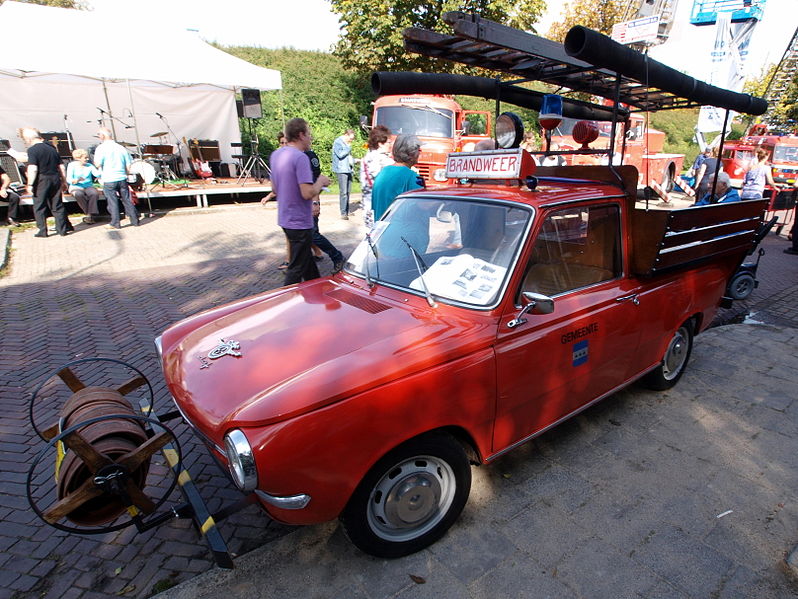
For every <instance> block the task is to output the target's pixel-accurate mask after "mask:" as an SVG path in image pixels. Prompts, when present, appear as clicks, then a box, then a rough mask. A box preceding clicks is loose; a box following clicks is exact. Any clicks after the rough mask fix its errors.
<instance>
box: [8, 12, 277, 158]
mask: <svg viewBox="0 0 798 599" xmlns="http://www.w3.org/2000/svg"><path fill="white" fill-rule="evenodd" d="M133 8H134V5H132V4H131V9H133ZM130 12H133V13H134V12H135V10H131V11H130ZM0 23H2V26H3V33H2V46H3V48H4V51H3V52H2V53H0V89H2V94H0V138H2V139H8V140H10V141H11V145H12V147H14V148H15V149H17V150H21V149H22V141H21V140H20V139H19V138H18V136H17V129H18V128H20V127H25V126H30V127H36V128H37V129H39V130H41V131H43V132H49V131H57V132H62V131H65V129H66V128H68V129H69V131H70V133H71V135H72V138H73V139H74V141H75V145H76V147H79V148H80V147H82V148H88V147H90V146H92V145H94V144H96V143H97V140H96V138H95V137H94V135H95V133H96V131H97V128H98V124H99V122H98V121H100V120H101V119H104V124H105V125H106V126H109V127H110V126H113V129H114V132H115V135H116V138H117V141H125V142H128V143H131V144H137V143H139V142H140V143H141V144H147V143H152V144H157V143H159V140H158V139H156V138H151V137H150V136H151V135H152V134H153V133H160V132H164V131H167V132H168V133H169V135H168V136H166V138H165V139H164V141H165V142H166V143H169V144H173V145H176V143H177V141H178V140H181V139H183V138H186V139H189V140H191V139H210V140H218V142H219V149H220V153H221V158H222V160H223V161H224V162H230V161H231V160H232V159H231V154H235V153H239V150H236V149H233V148H231V145H230V144H231V143H232V142H240V141H241V136H240V133H239V127H238V117H237V113H236V106H235V92H236V91H237V90H239V89H241V88H256V89H260V90H274V89H280V88H281V87H282V83H281V79H280V72H279V71H274V70H271V69H265V68H262V67H258V66H255V65H253V64H250V63H248V62H246V61H244V60H241V59H238V58H236V57H234V56H231V55H229V54H227V53H225V52H223V51H221V50H218V49H216V48H214V47H213V46H211V45H209V44H207V43H205V42H204V41H202V40H201V39H200V38H199V37H198V36H197V35H195V34H193V33H191V32H188V31H184V30H175V29H172V28H169V27H168V26H166V25H162V24H160V23H157V19H154V18H153V17H152V15H150V16H149V18H148V20H147V21H137V20H136V17H130V18H128V17H126V18H125V19H124V20H123V21H111V20H109V19H108V17H107V15H104V14H97V13H94V12H91V11H79V10H70V9H63V8H53V7H48V6H39V5H35V4H25V3H21V2H11V1H8V2H5V3H4V4H2V5H0ZM158 115H161V116H160V117H159V116H158ZM111 117H113V118H111ZM169 130H171V131H169ZM137 133H138V138H139V139H138V140H137ZM184 155H185V152H184Z"/></svg>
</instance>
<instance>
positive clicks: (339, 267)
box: [333, 260, 344, 274]
mask: <svg viewBox="0 0 798 599" xmlns="http://www.w3.org/2000/svg"><path fill="white" fill-rule="evenodd" d="M343 269H344V261H343V260H338V261H337V262H333V274H335V273H337V272H341V271H342V270H343Z"/></svg>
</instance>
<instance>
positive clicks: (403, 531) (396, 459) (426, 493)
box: [341, 433, 471, 558]
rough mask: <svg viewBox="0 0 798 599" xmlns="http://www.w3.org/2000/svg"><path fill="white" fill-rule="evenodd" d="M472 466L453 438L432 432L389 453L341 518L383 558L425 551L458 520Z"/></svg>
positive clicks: (358, 541) (359, 542)
mask: <svg viewBox="0 0 798 599" xmlns="http://www.w3.org/2000/svg"><path fill="white" fill-rule="evenodd" d="M470 490H471V467H470V465H469V463H468V458H467V457H466V454H465V452H464V451H463V447H462V446H461V445H460V443H459V442H458V441H457V440H455V439H454V438H453V437H451V436H450V435H447V434H443V433H431V434H427V435H423V436H421V437H417V438H415V439H411V440H410V441H408V442H406V443H404V444H402V445H400V446H399V447H397V448H396V449H394V450H392V451H391V452H389V453H388V454H386V455H385V456H384V457H383V458H382V459H381V460H380V461H379V462H377V463H376V464H375V465H374V467H373V468H371V470H369V472H368V474H366V476H365V477H364V478H363V480H362V481H361V482H360V484H359V485H358V487H357V489H356V490H355V492H354V494H353V495H352V497H351V498H350V500H349V503H348V504H347V506H346V508H345V509H344V512H343V514H342V515H341V522H342V523H343V526H344V530H345V531H346V534H347V536H348V537H349V539H350V540H351V541H352V543H354V545H355V546H357V547H358V548H359V549H361V550H362V551H364V552H365V553H368V554H370V555H374V556H376V557H383V558H396V557H402V556H404V555H409V554H411V553H415V552H416V551H420V550H421V549H424V548H425V547H427V546H429V545H431V544H432V543H434V542H435V541H437V540H438V539H440V538H441V537H442V536H443V535H444V534H445V533H446V531H447V530H448V529H449V527H450V526H451V525H452V524H453V523H454V522H455V520H457V518H458V516H459V515H460V512H461V511H462V510H463V507H464V506H465V503H466V500H467V499H468V494H469V492H470Z"/></svg>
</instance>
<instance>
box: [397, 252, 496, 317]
mask: <svg viewBox="0 0 798 599" xmlns="http://www.w3.org/2000/svg"><path fill="white" fill-rule="evenodd" d="M506 272H507V269H506V268H503V267H501V266H497V265H496V264H491V263H489V262H485V261H484V260H480V259H479V258H474V257H473V256H471V255H470V254H460V255H459V256H444V257H442V258H438V259H437V260H436V261H435V263H434V264H433V265H432V266H430V268H429V270H427V271H426V272H425V273H424V282H425V283H426V284H427V288H428V289H429V291H430V293H432V295H436V296H438V297H445V298H449V299H454V300H458V301H461V302H466V303H469V304H477V305H480V306H486V305H488V304H489V303H491V302H492V301H493V299H494V298H495V297H496V294H497V292H498V291H499V287H500V286H501V284H502V281H503V280H504V275H505V273H506ZM410 287H411V288H412V289H417V290H419V291H423V290H424V287H423V285H422V284H421V278H420V277H417V278H416V279H414V280H413V282H412V283H410Z"/></svg>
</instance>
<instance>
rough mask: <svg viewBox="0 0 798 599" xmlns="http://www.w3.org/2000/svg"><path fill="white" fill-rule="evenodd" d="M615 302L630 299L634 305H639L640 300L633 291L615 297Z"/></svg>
mask: <svg viewBox="0 0 798 599" xmlns="http://www.w3.org/2000/svg"><path fill="white" fill-rule="evenodd" d="M615 301H616V302H628V301H631V302H632V303H633V304H634V305H635V306H639V305H640V300H639V299H638V298H637V294H636V293H633V294H631V295H624V296H623V297H616V298H615Z"/></svg>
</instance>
